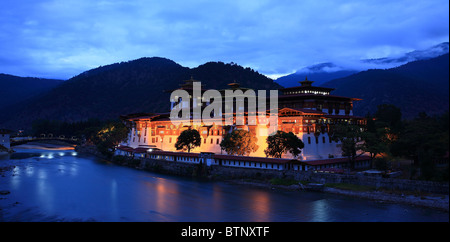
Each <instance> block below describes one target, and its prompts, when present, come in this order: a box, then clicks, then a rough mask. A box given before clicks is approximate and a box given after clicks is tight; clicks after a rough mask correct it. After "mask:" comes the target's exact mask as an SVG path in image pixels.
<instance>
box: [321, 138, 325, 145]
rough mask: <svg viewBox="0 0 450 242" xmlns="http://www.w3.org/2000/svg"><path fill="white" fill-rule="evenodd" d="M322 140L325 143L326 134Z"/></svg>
mask: <svg viewBox="0 0 450 242" xmlns="http://www.w3.org/2000/svg"><path fill="white" fill-rule="evenodd" d="M322 141H323V143H324V144H325V136H323V137H322Z"/></svg>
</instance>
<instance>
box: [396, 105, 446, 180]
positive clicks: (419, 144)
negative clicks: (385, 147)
mask: <svg viewBox="0 0 450 242" xmlns="http://www.w3.org/2000/svg"><path fill="white" fill-rule="evenodd" d="M448 136H449V125H448V111H447V112H446V113H444V114H443V115H441V116H436V117H430V116H428V115H426V114H425V113H421V114H419V115H418V117H417V118H415V119H414V120H409V121H405V125H404V128H403V130H402V132H401V133H400V135H399V137H398V139H397V140H395V141H394V142H393V143H392V145H391V147H390V151H391V153H392V154H393V155H395V156H398V157H406V158H409V159H412V160H414V164H415V165H416V166H417V167H420V170H421V173H422V176H421V178H423V179H431V178H433V176H435V175H438V174H437V173H436V172H437V169H435V167H434V163H433V162H434V161H436V160H440V159H442V158H443V157H444V156H445V154H446V152H448V145H449V138H448ZM433 173H435V174H433Z"/></svg>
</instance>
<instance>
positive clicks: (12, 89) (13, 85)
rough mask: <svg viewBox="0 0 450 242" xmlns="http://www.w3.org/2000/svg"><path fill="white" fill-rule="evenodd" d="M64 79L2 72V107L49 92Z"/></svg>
mask: <svg viewBox="0 0 450 242" xmlns="http://www.w3.org/2000/svg"><path fill="white" fill-rule="evenodd" d="M61 83H63V80H54V79H44V78H34V77H18V76H13V75H7V74H0V109H2V108H4V107H7V106H10V105H13V104H16V103H19V102H21V101H24V100H26V99H29V98H31V97H34V96H36V95H39V94H42V93H44V92H47V91H49V90H51V89H53V88H55V87H57V86H58V85H60V84H61Z"/></svg>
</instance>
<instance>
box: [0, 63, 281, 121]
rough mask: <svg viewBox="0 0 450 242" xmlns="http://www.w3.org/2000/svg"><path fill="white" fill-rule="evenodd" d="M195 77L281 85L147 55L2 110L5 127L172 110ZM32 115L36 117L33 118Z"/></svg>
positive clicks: (214, 84)
mask: <svg viewBox="0 0 450 242" xmlns="http://www.w3.org/2000/svg"><path fill="white" fill-rule="evenodd" d="M191 77H193V78H194V79H195V80H198V81H201V82H202V84H204V85H205V87H206V88H208V89H223V88H227V84H228V83H231V82H234V81H237V82H239V83H240V84H241V85H242V86H244V87H249V88H253V89H258V90H261V89H266V90H269V89H279V88H281V86H280V85H279V84H277V83H275V82H274V81H273V80H272V79H270V78H268V77H266V76H264V75H262V74H260V73H258V72H256V71H254V70H252V69H251V68H243V67H242V66H239V65H237V64H225V63H223V62H208V63H205V64H203V65H200V66H198V67H196V68H188V67H183V66H181V65H179V64H178V63H176V62H174V61H172V60H169V59H167V58H162V57H143V58H139V59H136V60H131V61H127V62H120V63H114V64H111V65H106V66H101V67H97V68H94V69H91V70H88V71H85V72H83V73H80V74H79V75H77V76H74V77H73V78H71V79H69V80H67V81H65V82H64V83H62V84H61V85H59V86H57V87H55V88H54V89H52V90H50V91H49V92H48V93H46V94H44V95H40V96H38V97H34V98H33V99H31V100H29V101H26V102H23V103H21V104H18V105H12V106H9V107H7V108H4V109H2V110H0V112H2V113H3V114H5V116H4V117H3V118H1V117H0V126H2V127H4V128H10V129H18V128H29V127H30V126H31V124H32V122H33V120H34V119H51V120H60V121H67V122H74V121H81V120H86V119H88V118H99V119H114V118H118V117H119V116H120V115H125V114H130V113H137V112H168V111H169V96H170V93H167V92H165V91H167V90H172V89H177V88H178V87H179V85H180V84H182V83H184V82H183V81H184V80H189V79H190V78H191ZM30 117H33V119H31V118H30Z"/></svg>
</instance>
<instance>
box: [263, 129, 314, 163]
mask: <svg viewBox="0 0 450 242" xmlns="http://www.w3.org/2000/svg"><path fill="white" fill-rule="evenodd" d="M304 147H305V144H304V143H303V141H302V140H301V139H299V138H298V137H297V136H296V135H295V134H293V133H292V132H289V133H286V132H283V131H277V133H276V134H274V135H271V136H269V137H267V148H266V149H265V150H264V153H265V154H266V156H271V157H275V158H281V156H282V155H283V154H284V153H286V152H290V153H291V154H292V155H293V156H294V157H297V156H298V155H300V153H301V152H302V151H301V149H303V148H304Z"/></svg>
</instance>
